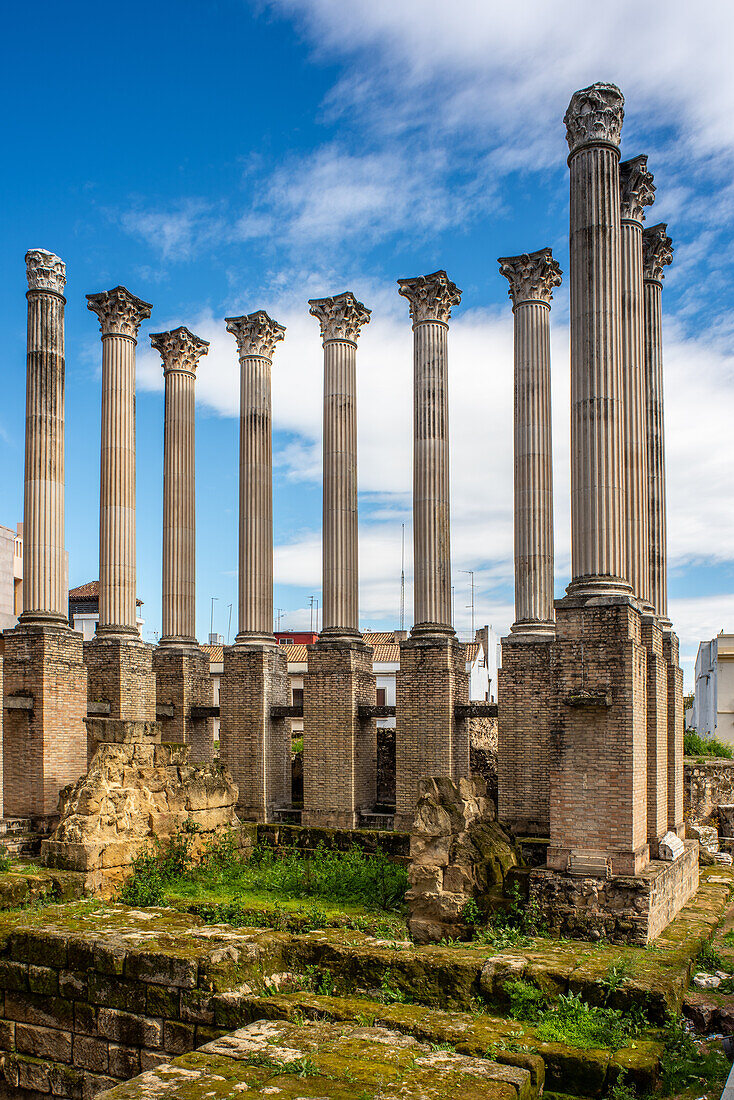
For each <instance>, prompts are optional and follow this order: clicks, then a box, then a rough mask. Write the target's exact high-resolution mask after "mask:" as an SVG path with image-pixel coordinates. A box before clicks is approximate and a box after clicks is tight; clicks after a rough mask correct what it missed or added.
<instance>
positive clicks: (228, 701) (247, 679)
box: [219, 645, 291, 821]
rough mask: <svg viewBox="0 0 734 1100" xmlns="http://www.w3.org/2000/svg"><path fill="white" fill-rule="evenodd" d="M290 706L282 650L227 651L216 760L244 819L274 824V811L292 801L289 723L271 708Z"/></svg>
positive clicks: (243, 648)
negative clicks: (234, 788)
mask: <svg viewBox="0 0 734 1100" xmlns="http://www.w3.org/2000/svg"><path fill="white" fill-rule="evenodd" d="M289 703H290V689H289V684H288V663H287V657H286V654H285V652H284V651H283V649H282V648H280V647H279V646H275V645H263V646H259V645H234V646H227V647H225V650H224V669H223V674H222V678H221V682H220V688H219V708H220V727H219V756H220V759H221V761H222V763H224V764H226V766H227V767H228V768H229V770H230V772H231V774H232V777H233V779H234V781H235V783H236V784H237V786H238V787H239V792H240V793H239V801H238V804H237V812H238V813H239V815H240V817H242V818H244V819H246V820H249V821H272V820H273V810H274V808H275V807H276V806H282V805H288V804H289V803H290V801H291V724H290V722H289V721H288V720H287V719H282V718H281V719H273V718H271V716H270V708H271V706H287V705H288V704H289Z"/></svg>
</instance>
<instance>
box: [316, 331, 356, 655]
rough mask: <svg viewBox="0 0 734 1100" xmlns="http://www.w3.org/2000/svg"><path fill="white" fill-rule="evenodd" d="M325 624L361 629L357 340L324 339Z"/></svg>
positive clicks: (331, 628) (348, 630)
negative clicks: (355, 342) (355, 341)
mask: <svg viewBox="0 0 734 1100" xmlns="http://www.w3.org/2000/svg"><path fill="white" fill-rule="evenodd" d="M323 446H324V454H323V464H324V514H323V540H324V545H323V589H324V591H323V600H324V618H323V629H324V631H329V632H338V633H344V634H355V633H357V632H358V631H359V563H358V534H357V529H358V524H357V345H356V344H354V343H353V342H352V341H351V340H327V341H325V342H324V444H323Z"/></svg>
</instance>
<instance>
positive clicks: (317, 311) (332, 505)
mask: <svg viewBox="0 0 734 1100" xmlns="http://www.w3.org/2000/svg"><path fill="white" fill-rule="evenodd" d="M308 304H309V306H310V312H311V313H312V314H313V316H314V317H316V318H317V320H318V322H319V325H320V327H321V339H322V340H323V345H324V428H323V431H324V443H323V463H324V512H323V600H324V618H323V629H322V633H323V634H325V635H334V636H342V635H350V634H352V635H356V634H359V565H358V534H357V340H358V339H359V334H360V332H361V331H362V326H363V325H365V324H367V323H368V322H369V319H370V310H369V309H367V308H366V307H365V306H364V305H363V304H362V302H358V301H357V299H356V298H355V297H354V295H353V294H352V293H351V291H348V290H347V291H345V292H344V293H343V294H337V295H335V296H334V297H333V298H312V299H311V300H310V301H309V303H308Z"/></svg>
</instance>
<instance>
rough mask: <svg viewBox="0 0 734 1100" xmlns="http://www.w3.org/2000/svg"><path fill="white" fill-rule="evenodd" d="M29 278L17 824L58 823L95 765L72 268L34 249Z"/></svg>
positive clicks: (9, 648)
mask: <svg viewBox="0 0 734 1100" xmlns="http://www.w3.org/2000/svg"><path fill="white" fill-rule="evenodd" d="M26 270H27V275H28V294H27V298H28V356H27V371H26V429H25V500H24V512H23V544H24V545H23V557H24V562H23V564H24V570H23V608H24V610H23V613H22V615H21V616H20V621H19V624H18V626H17V627H16V628H15V629H14V630H10V631H6V632H5V662H4V665H5V667H4V781H3V786H4V792H5V798H4V802H5V805H4V812H5V814H6V815H8V816H18V817H26V816H29V815H33V816H36V815H39V816H44V815H48V814H55V813H56V809H57V804H58V795H59V790H60V789H61V788H62V787H64V786H65V785H66V784H67V783H70V782H73V781H75V780H76V779H78V778H79V776H80V775H81V774H82V773H83V772H84V771H85V769H86V762H87V734H86V729H85V726H84V718H85V716H86V713H87V674H86V670H85V668H84V665H83V660H82V639H81V635H80V634H77V633H76V632H75V631H73V630H70V629H69V625H68V620H67V613H68V583H67V563H66V551H65V549H64V412H65V409H64V305H65V298H64V295H63V291H64V286H65V284H66V268H65V266H64V263H63V262H62V261H61V260H60V259H59V257H58V256H54V255H53V254H52V253H50V252H46V251H44V250H43V249H32V250H31V251H30V252H28V253H27V254H26ZM21 704H22V705H21ZM0 728H2V724H0ZM0 813H2V806H1V805H0Z"/></svg>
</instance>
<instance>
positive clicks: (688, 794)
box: [683, 756, 734, 825]
mask: <svg viewBox="0 0 734 1100" xmlns="http://www.w3.org/2000/svg"><path fill="white" fill-rule="evenodd" d="M683 801H684V805H685V816H686V820H687V821H688V822H690V823H695V824H697V825H711V824H716V822H717V820H718V815H717V811H718V808H719V806H720V805H722V804H723V805H730V804H731V803H734V760H719V759H718V758H715V757H711V758H704V757H692V756H687V757H686V758H685V761H684V769H683Z"/></svg>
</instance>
